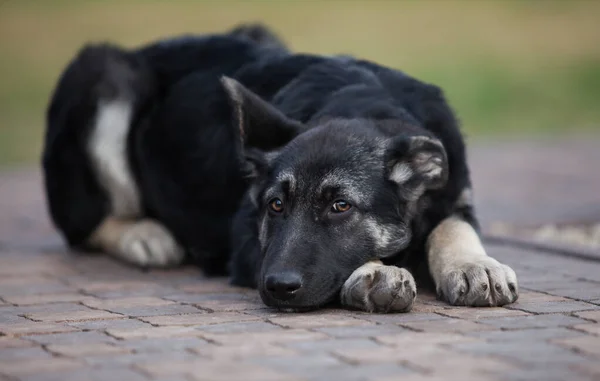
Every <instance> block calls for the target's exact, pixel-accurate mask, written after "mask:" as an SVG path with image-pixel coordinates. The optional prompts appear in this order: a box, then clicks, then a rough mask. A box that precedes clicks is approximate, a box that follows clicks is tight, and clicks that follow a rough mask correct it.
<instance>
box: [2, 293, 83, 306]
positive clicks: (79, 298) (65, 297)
mask: <svg viewBox="0 0 600 381" xmlns="http://www.w3.org/2000/svg"><path fill="white" fill-rule="evenodd" d="M93 299H94V298H93V297H91V296H88V295H83V294H80V293H77V292H69V293H59V294H41V295H40V294H34V295H19V296H7V297H5V300H6V301H8V302H9V303H12V304H15V305H18V306H28V305H34V304H47V303H64V302H78V303H79V302H85V301H89V300H93Z"/></svg>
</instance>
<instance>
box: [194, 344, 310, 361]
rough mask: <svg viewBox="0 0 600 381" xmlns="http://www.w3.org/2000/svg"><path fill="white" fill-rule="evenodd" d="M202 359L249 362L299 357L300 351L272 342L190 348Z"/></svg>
mask: <svg viewBox="0 0 600 381" xmlns="http://www.w3.org/2000/svg"><path fill="white" fill-rule="evenodd" d="M190 350H191V351H193V352H194V353H198V354H199V355H201V356H202V357H206V358H212V359H216V360H226V359H230V360H247V359H252V358H257V357H270V356H279V357H281V356H296V357H298V356H299V353H298V351H296V350H294V349H291V348H285V347H282V346H281V345H279V344H277V343H270V342H262V341H259V342H243V341H239V342H236V343H229V344H228V345H202V346H200V347H196V348H190Z"/></svg>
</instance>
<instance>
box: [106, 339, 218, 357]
mask: <svg viewBox="0 0 600 381" xmlns="http://www.w3.org/2000/svg"><path fill="white" fill-rule="evenodd" d="M118 346H119V347H120V348H124V349H127V350H132V351H134V352H136V353H152V352H169V351H183V350H186V349H192V348H202V347H204V346H212V345H211V344H209V343H208V342H207V341H206V340H202V339H201V338H198V337H164V338H151V339H142V340H126V341H123V342H119V343H118Z"/></svg>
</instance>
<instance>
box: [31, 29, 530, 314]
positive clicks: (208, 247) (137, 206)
mask: <svg viewBox="0 0 600 381" xmlns="http://www.w3.org/2000/svg"><path fill="white" fill-rule="evenodd" d="M465 151H466V149H465V145H464V141H463V138H462V135H461V132H460V128H459V126H458V122H457V121H456V118H455V117H454V113H453V112H452V110H451V108H450V106H449V105H448V104H447V102H446V100H445V97H444V95H443V92H442V90H441V89H439V88H438V87H436V86H434V85H430V84H427V83H424V82H422V81H419V80H417V79H415V78H412V77H410V76H409V75H407V74H405V73H403V72H401V71H399V70H396V69H392V68H388V67H385V66H382V65H379V64H377V63H374V62H370V61H367V60H364V59H359V58H355V57H350V56H346V55H344V56H328V57H325V56H319V55H311V54H298V53H295V52H293V51H291V50H290V49H288V48H287V47H286V46H285V45H284V44H283V42H282V40H281V39H280V38H278V36H277V35H276V34H275V33H273V32H272V31H271V30H269V29H268V28H266V27H265V26H262V25H242V26H238V27H235V28H233V29H232V30H230V31H229V32H226V33H222V34H212V35H207V36H184V37H178V38H172V39H165V40H161V41H156V42H154V43H151V44H148V45H145V46H142V47H139V48H136V49H123V48H120V47H117V46H113V45H108V44H97V45H89V46H86V47H84V49H82V51H81V52H80V53H79V54H78V55H77V56H76V57H75V59H74V60H73V61H72V62H71V63H70V64H69V65H68V66H67V68H66V69H65V71H64V73H62V74H61V76H60V78H59V81H58V84H57V88H56V89H55V92H54V93H53V96H52V98H51V102H50V105H49V108H48V113H47V131H46V140H45V145H44V155H43V169H44V180H45V189H46V195H47V199H48V206H49V211H50V214H51V216H52V219H53V221H54V222H55V225H56V226H57V227H58V229H59V230H60V231H61V232H62V233H63V235H64V237H65V239H66V241H67V242H68V243H69V245H70V246H72V247H84V248H93V249H99V250H102V251H104V252H106V253H110V254H112V255H113V256H114V257H117V258H119V259H121V260H124V261H127V262H129V263H132V264H135V265H138V266H143V267H149V266H155V267H166V266H174V265H177V264H179V263H181V262H183V261H184V260H188V261H192V262H194V263H196V264H197V265H198V266H199V267H201V268H202V270H203V271H204V272H205V273H206V274H208V275H214V274H219V275H223V274H228V275H229V276H230V280H231V283H232V284H234V285H238V286H244V287H252V288H257V289H258V292H259V294H260V296H261V298H262V300H263V302H264V303H265V304H266V305H268V306H271V307H274V308H278V309H281V310H286V311H288V310H292V311H306V310H312V309H316V308H320V307H324V306H327V305H331V304H337V305H339V304H341V305H342V306H344V307H347V308H350V309H358V310H363V311H368V312H381V313H390V312H408V311H410V310H411V308H412V307H413V305H414V303H415V300H416V297H417V293H418V292H417V287H416V285H417V282H418V281H419V279H418V277H417V276H416V275H417V274H421V273H422V271H420V270H423V269H425V270H427V271H425V273H426V274H427V273H428V274H427V275H428V276H429V277H430V278H431V279H430V280H432V281H433V283H434V284H435V287H436V290H437V293H438V295H439V297H440V298H441V299H443V300H445V301H447V302H448V303H450V304H452V305H461V306H501V305H505V304H508V303H511V302H514V301H515V300H516V299H517V298H518V290H519V289H518V283H517V279H516V275H515V273H514V271H513V270H512V269H510V268H509V267H508V266H506V265H504V264H501V263H499V262H498V261H497V260H495V259H494V258H491V257H490V256H488V255H487V253H486V251H485V249H484V247H483V245H482V243H481V239H480V237H479V224H478V221H477V216H476V213H475V210H474V207H473V200H472V197H473V196H472V194H473V186H472V184H471V180H470V174H469V168H468V165H467V158H466V152H465ZM416 281H417V282H416Z"/></svg>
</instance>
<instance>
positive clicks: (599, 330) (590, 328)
mask: <svg viewBox="0 0 600 381" xmlns="http://www.w3.org/2000/svg"><path fill="white" fill-rule="evenodd" d="M573 329H576V330H578V331H582V332H586V333H590V334H592V335H596V336H600V324H579V325H575V326H573Z"/></svg>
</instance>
